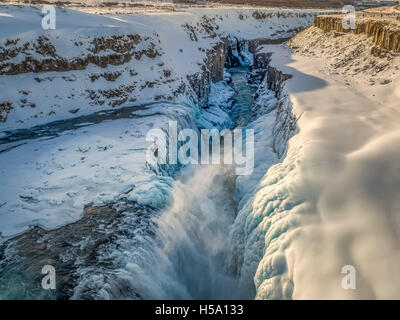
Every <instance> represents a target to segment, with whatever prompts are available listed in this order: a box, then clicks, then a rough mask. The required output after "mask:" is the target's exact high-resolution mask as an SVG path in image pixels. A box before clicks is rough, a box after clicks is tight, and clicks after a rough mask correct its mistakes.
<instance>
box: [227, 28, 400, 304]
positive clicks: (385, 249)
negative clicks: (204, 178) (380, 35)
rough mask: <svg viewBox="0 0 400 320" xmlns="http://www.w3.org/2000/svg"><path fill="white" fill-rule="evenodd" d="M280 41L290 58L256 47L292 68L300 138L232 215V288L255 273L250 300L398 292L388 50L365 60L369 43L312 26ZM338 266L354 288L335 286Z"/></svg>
mask: <svg viewBox="0 0 400 320" xmlns="http://www.w3.org/2000/svg"><path fill="white" fill-rule="evenodd" d="M310 34H314V37H311V36H310ZM317 34H318V35H319V37H318V36H317ZM291 44H292V45H293V46H294V47H296V48H297V50H298V51H299V53H294V52H292V51H291V50H290V49H289V48H288V47H285V46H266V47H265V51H266V52H272V53H273V54H272V61H271V65H272V66H273V67H275V68H277V69H278V70H281V71H282V72H284V73H286V74H291V75H293V78H292V79H289V80H287V82H286V85H285V90H286V91H287V93H288V95H289V96H288V97H289V99H290V101H291V104H292V107H293V111H292V112H293V114H294V115H295V116H296V117H297V118H298V121H297V124H298V127H299V133H298V134H297V135H295V136H294V137H293V138H291V139H290V141H289V145H288V150H287V154H286V157H285V158H284V161H283V162H282V163H279V164H276V165H274V166H272V167H271V168H270V169H269V170H268V172H267V173H266V174H265V175H264V177H263V178H262V179H261V180H260V182H259V183H258V186H257V188H256V190H255V193H254V195H252V197H251V198H250V199H249V200H248V201H247V202H246V203H245V204H244V205H243V209H242V210H241V211H240V213H239V215H238V218H237V220H236V222H235V225H236V226H235V230H236V232H234V233H233V237H239V238H240V240H244V244H243V249H244V256H243V261H242V271H241V275H242V280H243V283H247V282H246V277H247V275H248V274H252V272H254V271H255V277H254V283H255V286H256V290H257V295H256V298H257V299H289V298H294V299H310V298H311V299H347V298H363V299H371V298H378V299H398V298H399V297H400V292H399V288H400V280H399V278H398V277H397V276H396V270H397V269H398V266H399V263H400V256H399V250H398V240H399V230H400V224H399V219H398V216H399V214H400V212H399V210H400V209H399V208H400V207H399V203H400V202H399V199H400V174H399V173H400V151H399V148H397V146H398V145H399V142H400V131H399V126H398V124H399V123H400V113H399V111H398V107H399V104H398V101H399V100H398V98H399V92H400V91H399V83H400V78H399V74H398V72H397V73H396V72H395V71H394V70H396V69H398V68H399V66H400V60H399V57H396V56H392V57H391V58H390V59H386V58H384V57H383V58H376V57H373V56H371V55H370V54H369V53H368V52H369V50H368V48H370V47H371V45H372V41H371V40H370V39H369V40H368V39H366V38H364V37H362V36H355V35H353V34H348V35H343V36H337V35H336V36H335V35H334V34H323V33H322V31H320V30H315V28H310V29H308V30H306V31H304V32H303V33H300V34H299V35H298V36H296V37H295V39H294V40H292V41H291ZM360 45H361V47H362V46H363V45H365V46H366V48H364V50H362V49H360ZM333 53H335V54H333ZM350 56H351V57H353V59H350V58H349V57H350ZM370 62H372V66H371V67H366V68H365V69H363V64H365V65H368V64H369V63H370ZM377 65H386V67H384V68H383V69H382V68H375V66H377ZM359 68H361V69H359ZM360 70H361V71H360ZM379 79H388V80H389V81H381V80H379ZM371 80H374V81H371ZM240 230H242V232H240ZM345 265H352V266H354V267H355V269H356V290H345V289H344V288H342V286H341V283H342V278H343V277H344V276H345V275H344V274H342V273H341V270H342V268H343V266H345Z"/></svg>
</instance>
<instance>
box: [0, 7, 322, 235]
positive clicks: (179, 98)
mask: <svg viewBox="0 0 400 320" xmlns="http://www.w3.org/2000/svg"><path fill="white" fill-rule="evenodd" d="M40 10H41V8H40V7H35V6H25V7H14V6H1V7H0V12H1V15H0V25H1V28H0V30H1V31H0V32H1V33H0V35H1V40H0V42H1V43H2V46H1V48H2V50H3V52H4V53H7V52H8V51H7V50H11V49H15V48H16V49H17V54H13V55H10V56H8V59H6V60H4V61H3V63H4V64H6V63H14V64H18V63H20V62H21V61H23V60H24V59H26V58H27V57H29V58H32V59H35V60H37V61H43V60H45V59H49V58H51V57H52V56H51V55H50V56H49V55H48V54H45V53H44V52H43V51H39V53H38V52H37V47H36V46H35V44H36V42H35V41H36V40H37V38H38V37H40V36H45V37H46V39H47V40H46V41H45V43H47V44H50V45H51V46H52V47H53V48H54V50H55V51H54V52H55V56H56V57H58V59H61V58H62V59H65V60H67V61H71V59H74V58H76V57H80V56H85V55H87V54H92V55H93V52H94V51H93V50H94V48H95V46H94V44H93V41H94V39H101V38H102V37H103V38H106V39H107V37H112V36H115V35H117V36H121V35H122V36H124V37H126V36H128V35H136V34H139V35H140V37H141V39H142V41H141V42H139V43H138V44H137V46H133V48H132V49H131V50H130V51H129V52H132V51H133V52H134V53H135V52H139V51H140V50H146V49H148V48H149V47H152V44H154V48H155V50H156V51H157V52H159V53H160V55H155V56H154V57H149V56H146V54H144V55H142V56H141V57H140V58H139V59H136V58H132V59H131V60H130V61H128V62H126V63H123V64H122V65H116V66H114V65H107V66H106V67H105V68H104V67H99V66H97V65H95V64H93V63H89V64H88V65H87V67H86V68H84V69H83V70H71V71H49V72H39V73H36V72H27V73H18V74H15V75H7V74H2V75H0V84H1V96H0V100H1V101H0V103H6V102H9V103H10V104H11V105H12V106H13V109H12V110H11V111H10V112H9V113H8V114H7V119H6V121H4V122H1V123H0V132H1V131H3V132H2V133H1V134H2V138H5V137H7V136H8V135H9V134H10V133H8V132H7V130H10V129H16V128H29V127H32V126H33V125H39V124H44V123H48V122H51V121H55V120H62V119H67V118H72V117H77V116H82V115H87V114H91V113H93V112H98V111H100V110H108V109H110V108H112V106H111V105H112V104H113V102H114V101H115V98H113V97H111V98H109V99H107V97H108V96H107V94H106V93H104V95H105V96H106V97H104V96H103V97H96V99H95V100H96V101H97V102H94V100H93V99H92V98H90V97H88V92H95V95H100V96H101V92H110V91H111V92H112V91H114V92H115V91H118V92H121V93H122V98H123V99H126V101H125V102H124V103H122V104H120V105H117V106H115V107H114V108H121V107H125V106H132V105H138V106H140V105H141V104H142V103H151V102H155V103H154V104H149V105H147V107H146V108H145V110H140V108H139V110H138V111H135V112H134V113H133V117H135V119H129V120H128V119H119V120H113V121H110V122H105V123H100V124H96V125H88V126H86V127H82V128H79V129H76V130H68V131H65V132H63V133H62V134H60V136H59V137H52V138H51V139H47V138H46V137H44V138H41V139H35V140H26V141H22V142H23V143H24V144H23V145H22V146H20V147H17V148H15V149H13V150H11V151H8V152H4V153H1V154H0V164H1V165H0V168H1V169H0V181H1V182H2V183H1V185H2V187H1V189H2V190H1V193H0V212H1V213H0V221H1V223H0V232H1V233H2V234H3V236H9V235H12V234H15V233H19V232H21V231H23V230H26V228H28V226H30V225H33V224H40V225H41V226H43V227H45V228H52V227H55V226H59V225H62V224H65V223H68V222H71V221H74V220H76V219H78V218H79V217H80V216H81V214H82V209H83V206H84V205H87V204H91V203H93V204H99V203H102V202H107V201H111V200H115V199H116V198H118V196H120V195H121V194H124V192H125V191H126V190H129V189H131V188H132V186H133V185H137V183H138V181H142V182H143V181H144V180H143V179H144V178H143V170H144V168H145V158H144V155H145V150H146V148H147V146H148V145H149V142H146V141H144V138H145V135H146V133H147V131H148V130H149V129H151V128H165V124H166V123H167V122H168V121H167V120H168V119H169V120H174V119H178V120H180V121H181V125H182V126H189V125H193V126H194V124H193V123H194V122H195V121H197V123H198V126H199V127H207V126H209V127H211V126H216V127H221V126H225V127H226V126H228V124H229V121H230V120H229V118H228V117H227V115H226V114H225V113H224V112H223V111H221V110H220V109H219V107H218V106H217V107H216V108H213V107H211V108H209V109H200V108H199V106H198V104H197V103H198V102H197V97H196V95H195V94H194V92H193V90H192V89H191V87H190V85H189V84H188V80H187V76H188V75H193V74H195V73H196V72H200V71H201V68H202V67H203V66H204V64H205V61H204V60H205V59H206V51H207V50H211V49H212V48H213V46H214V45H215V44H216V43H218V42H220V41H221V37H226V36H228V35H229V36H235V37H237V38H238V39H256V38H280V37H287V36H288V35H291V34H293V32H294V29H296V28H299V27H303V26H305V25H308V24H310V23H311V22H312V20H313V16H314V15H315V14H316V13H317V11H315V10H305V11H295V10H287V9H281V10H276V9H269V10H264V11H259V10H255V9H232V8H230V9H207V8H203V9H199V8H193V9H185V10H181V11H179V12H176V13H173V14H172V13H170V12H167V13H165V12H162V13H158V14H152V15H146V14H133V15H105V16H103V15H96V14H89V13H82V12H79V11H75V10H70V9H63V8H58V9H57V29H56V30H49V31H45V30H42V29H41V11H40ZM254 12H256V14H254ZM260 12H261V13H260ZM259 14H261V15H263V14H265V16H261V17H260V16H259ZM189 25H190V26H193V28H194V29H193V30H194V32H195V33H194V34H196V36H197V37H196V40H192V39H191V33H190V32H188V30H189V29H188V27H187V26H189ZM207 26H211V28H212V31H211V34H210V31H208V33H207V32H206V31H205V30H209V29H208V27H207ZM214 34H215V35H214ZM16 39H19V40H18V41H17V44H16V45H14V44H9V45H5V43H7V42H8V43H11V42H10V41H15V40H16ZM125 40H126V38H123V39H122V41H121V43H120V44H119V45H118V46H114V47H113V46H111V49H104V50H103V51H99V52H98V53H97V55H100V56H101V55H110V54H115V53H116V50H117V51H118V48H120V46H123V44H124V41H125ZM78 42H79V45H76V43H78ZM26 43H27V44H28V49H27V50H22V49H21V47H23V46H24V44H26ZM117 43H118V40H117ZM10 46H11V47H10ZM19 50H22V51H19ZM50 51H51V50H50ZM46 52H47V51H46ZM4 70H7V67H6V68H5V69H3V71H4ZM132 71H133V73H132ZM166 71H169V72H170V74H166ZM114 72H118V73H120V75H119V76H118V77H117V79H115V80H113V81H108V80H107V79H105V77H104V75H105V74H112V73H114ZM91 75H103V76H100V77H99V78H96V80H94V81H93V80H91V79H90V76H91ZM35 79H42V80H43V81H42V80H40V81H38V80H35ZM149 83H153V85H148V84H149ZM182 83H183V84H184V85H185V87H184V88H185V89H184V90H182V91H180V92H179V93H178V92H177V93H174V91H175V90H177V89H178V88H179V87H180V85H181V84H182ZM141 88H143V89H141ZM221 88H222V89H223V88H226V89H225V90H224V91H221ZM229 90H230V89H229V87H228V88H227V87H226V85H220V84H215V85H213V86H211V98H210V100H211V101H210V102H211V104H216V103H219V104H221V101H223V100H224V99H226V101H229V99H227V98H229V96H230V95H232V91H229ZM222 92H225V96H224V95H222ZM157 96H158V97H160V96H162V98H160V99H159V98H157ZM168 97H170V98H171V99H169V98H168ZM221 98H222V100H221ZM116 99H117V100H120V99H121V96H117V98H116ZM99 100H101V101H102V102H103V104H99V103H98V101H99ZM167 100H171V102H169V101H167ZM164 101H165V102H164ZM222 107H227V106H222ZM76 110H77V111H76ZM71 112H74V113H71ZM153 114H154V115H158V114H160V116H149V117H141V118H139V119H136V117H139V116H141V115H153ZM196 118H197V120H195V119H196ZM55 127H57V124H55ZM4 131H6V132H5V133H4ZM15 144H16V143H14V144H12V145H15ZM9 146H11V145H10V144H5V145H3V147H2V150H4V149H7V148H8V147H9ZM148 174H150V175H152V174H154V173H152V172H150V173H145V174H144V176H145V177H146V179H147V175H148ZM138 179H139V180H138ZM149 179H150V180H151V179H152V178H149ZM146 181H147V180H146ZM136 189H137V190H138V189H139V188H138V187H137V188H136ZM143 194H144V197H146V196H147V195H145V194H146V192H143ZM133 198H134V199H136V200H138V198H139V195H138V194H137V195H136V196H135V197H133Z"/></svg>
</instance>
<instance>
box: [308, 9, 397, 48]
mask: <svg viewBox="0 0 400 320" xmlns="http://www.w3.org/2000/svg"><path fill="white" fill-rule="evenodd" d="M342 21H343V17H342V16H318V17H316V18H315V20H314V26H315V27H318V28H320V29H322V30H324V31H325V32H330V31H336V32H354V33H355V34H362V33H363V34H366V35H367V36H369V37H372V38H373V41H374V45H375V46H377V47H380V48H383V49H386V50H390V51H392V52H395V53H399V52H400V28H398V27H395V26H394V25H393V24H391V23H390V22H388V21H385V20H379V19H378V20H374V19H372V18H371V19H365V18H362V19H360V21H358V19H357V20H356V27H355V29H354V30H351V29H347V30H346V29H344V28H343V26H342Z"/></svg>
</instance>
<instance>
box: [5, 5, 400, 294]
mask: <svg viewBox="0 0 400 320" xmlns="http://www.w3.org/2000/svg"><path fill="white" fill-rule="evenodd" d="M0 8H1V12H4V15H9V16H12V17H14V18H15V17H16V18H15V20H17V21H16V22H15V23H20V21H21V20H23V21H30V22H29V23H27V25H21V24H19V26H18V31H15V30H14V29H13V27H12V26H13V25H12V22H11V27H9V30H5V31H4V29H2V31H1V37H2V39H1V41H2V42H1V43H2V45H1V51H0V83H1V85H2V95H1V96H0V120H1V121H2V122H1V123H0V130H1V131H0V164H1V166H0V168H1V170H0V177H1V180H2V182H3V184H4V187H2V192H1V194H0V222H1V224H0V232H1V233H0V296H1V297H2V298H9V299H10V298H14V299H15V298H18V299H21V298H22V299H26V298H41V299H126V298H128V299H237V298H242V299H252V298H256V299H292V298H294V299H304V298H333V299H336V298H371V297H375V298H393V297H398V294H399V291H398V290H399V288H400V286H399V285H398V284H397V283H396V281H393V279H390V277H389V276H387V274H384V273H382V272H380V271H382V270H395V268H396V266H397V265H398V261H397V254H396V250H395V248H396V245H395V243H396V239H397V222H396V223H395V226H394V227H393V229H390V230H389V231H388V228H387V227H386V223H387V222H388V221H397V220H396V218H395V214H396V213H397V212H398V201H397V200H396V199H398V195H399V193H398V192H399V188H398V187H399V182H398V176H396V174H395V173H396V172H399V171H398V170H399V167H398V163H399V162H398V160H399V154H398V151H397V150H393V149H392V148H390V146H391V145H394V144H396V143H398V123H399V122H398V121H399V111H398V103H397V101H398V94H399V88H398V85H399V77H398V72H396V71H395V70H399V66H400V63H399V56H398V52H399V48H398V45H399V42H398V39H397V38H398V36H399V35H398V29H397V27H398V24H397V22H396V21H398V20H396V18H397V17H398V15H399V13H398V8H397V7H387V8H381V9H369V10H366V11H361V12H357V17H359V19H358V18H357V24H356V29H355V30H354V31H347V30H342V29H341V19H343V16H340V15H338V13H337V10H336V11H335V9H281V8H274V9H271V8H269V9H258V8H257V9H254V8H233V7H227V8H224V7H215V8H208V9H207V8H206V9H205V8H194V7H193V8H191V7H188V8H180V10H179V11H178V12H176V13H174V12H173V13H171V12H169V11H167V12H164V11H163V10H160V11H158V12H157V14H155V15H147V14H146V13H132V12H121V10H122V9H121V8H114V9H113V8H101V10H102V13H103V14H97V13H95V12H91V11H96V10H98V9H97V8H93V7H86V8H82V9H81V10H72V9H68V8H57V15H58V17H59V18H58V22H57V23H58V26H59V27H58V28H57V30H54V32H53V31H52V32H48V33H47V34H46V35H44V34H43V33H44V32H45V31H42V30H38V28H39V27H40V24H39V22H38V21H40V19H39V18H40V16H38V15H37V12H38V10H39V8H38V7H35V6H26V7H22V9H21V8H20V9H18V10H16V8H15V7H14V6H10V5H9V6H4V7H0ZM104 10H105V11H106V12H104ZM129 10H131V9H129ZM379 10H380V11H379ZM4 15H3V16H4ZM0 17H2V16H0ZM32 21H33V22H32ZM81 21H84V23H83V24H82V22H81ZM36 22H38V23H37V26H36V27H35V28H36V29H35V31H32V26H33V25H34V24H35V23H36ZM1 23H3V22H2V20H0V24H1ZM7 23H8V24H7V25H8V26H10V22H9V21H7ZM339 23H340V24H339ZM77 25H78V26H79V27H78V28H77ZM14 26H16V24H15V25H14ZM98 26H102V28H98ZM105 26H107V27H105ZM172 31H173V32H172ZM289 39H290V40H289ZM171 121H176V123H177V126H178V129H179V130H180V129H184V128H190V129H191V130H193V131H194V132H198V133H199V135H200V130H202V129H213V128H216V129H218V130H223V129H233V128H246V129H252V130H254V137H255V146H254V170H253V171H252V172H251V174H249V175H244V176H237V175H235V174H234V167H231V166H226V165H222V164H221V165H205V166H203V165H190V166H182V165H179V164H172V165H171V164H166V163H148V162H147V161H146V158H145V153H146V149H147V147H148V145H149V143H148V142H146V139H145V137H146V133H147V132H148V131H149V130H151V129H152V128H157V129H158V128H159V129H162V130H164V131H165V132H168V125H169V123H170V122H171ZM375 169H378V170H379V171H380V172H382V173H383V175H382V176H381V177H379V176H376V175H375V174H374V172H376V170H375ZM390 172H392V173H394V174H392V175H391V177H390V178H389V177H388V175H389V176H390ZM342 186H345V187H346V188H344V189H343V188H342ZM379 188H381V190H382V192H379V191H377V190H378V189H379ZM346 190H347V191H346ZM348 190H352V191H353V192H354V195H355V196H354V197H353V196H350V197H349V196H348V194H349V191H348ZM350 195H351V192H350ZM355 198H357V199H362V201H358V200H357V199H355ZM383 200H384V201H383ZM396 201H397V202H396ZM367 205H368V206H367ZM374 227H376V228H374ZM349 239H350V240H349ZM358 239H363V241H364V243H366V244H367V247H368V248H367V247H366V245H364V244H363V242H360V241H357V240H358ZM374 239H375V240H376V239H379V241H377V242H375V244H373V243H374ZM382 248H385V250H386V251H385V253H386V254H385V255H384V256H383V255H382V254H380V252H381V251H382ZM47 264H50V265H54V266H55V269H56V272H57V279H58V280H57V289H56V290H54V291H50V292H49V291H44V290H42V288H41V287H40V279H41V277H42V275H41V273H40V270H41V268H42V266H43V265H47ZM346 264H354V265H355V266H356V267H357V269H358V270H360V274H362V276H361V278H360V279H359V280H358V286H359V288H361V289H360V290H357V291H355V292H350V291H346V290H343V288H341V287H340V283H341V274H340V270H341V267H342V266H343V265H346ZM382 288H385V290H383V289H382Z"/></svg>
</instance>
